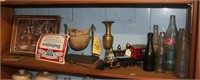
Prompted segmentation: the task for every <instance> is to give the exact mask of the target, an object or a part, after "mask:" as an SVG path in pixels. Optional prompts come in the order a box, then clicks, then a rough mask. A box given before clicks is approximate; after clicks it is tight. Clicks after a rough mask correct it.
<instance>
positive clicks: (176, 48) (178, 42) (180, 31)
mask: <svg viewBox="0 0 200 80" xmlns="http://www.w3.org/2000/svg"><path fill="white" fill-rule="evenodd" d="M183 30H184V28H179V32H178V34H182V32H183ZM179 39H180V36H179V35H178V38H177V42H176V44H175V50H174V68H176V64H178V63H179V62H176V61H175V59H176V55H177V50H178V49H179V45H178V44H180V40H179ZM174 73H176V70H174Z"/></svg>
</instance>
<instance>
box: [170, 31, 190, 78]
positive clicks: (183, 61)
mask: <svg viewBox="0 0 200 80" xmlns="http://www.w3.org/2000/svg"><path fill="white" fill-rule="evenodd" d="M177 42H178V43H177V44H176V45H177V46H178V47H176V56H175V58H174V60H175V63H176V64H175V68H174V72H175V75H176V76H177V77H179V78H187V77H188V71H189V56H190V48H189V42H188V39H187V37H186V31H185V30H184V29H183V30H182V31H180V34H179V37H178V39H177Z"/></svg>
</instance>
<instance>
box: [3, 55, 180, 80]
mask: <svg viewBox="0 0 200 80" xmlns="http://www.w3.org/2000/svg"><path fill="white" fill-rule="evenodd" d="M8 56H9V55H6V56H2V58H1V59H4V58H6V57H8ZM1 61H2V60H1ZM1 65H2V66H11V67H19V68H28V69H37V70H43V71H44V70H46V71H54V72H63V73H72V74H81V75H90V76H99V77H110V78H134V79H149V78H152V79H156V78H157V79H176V78H177V77H176V76H174V74H173V72H172V71H166V72H165V73H156V72H145V71H143V69H142V67H138V66H134V67H127V68H122V67H121V68H117V69H105V70H97V69H95V67H96V65H97V64H83V65H85V66H88V68H86V67H81V66H78V65H71V64H69V63H68V62H66V63H65V64H56V63H50V62H45V61H40V60H36V59H35V58H34V57H26V56H25V57H24V58H23V59H21V60H19V61H2V62H1Z"/></svg>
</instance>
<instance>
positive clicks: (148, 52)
mask: <svg viewBox="0 0 200 80" xmlns="http://www.w3.org/2000/svg"><path fill="white" fill-rule="evenodd" d="M154 68H155V53H154V49H153V33H148V41H147V46H146V49H145V53H144V62H143V70H144V71H154Z"/></svg>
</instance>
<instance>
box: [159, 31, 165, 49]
mask: <svg viewBox="0 0 200 80" xmlns="http://www.w3.org/2000/svg"><path fill="white" fill-rule="evenodd" d="M164 36H165V33H164V32H160V37H159V46H160V47H162V46H164Z"/></svg>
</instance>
